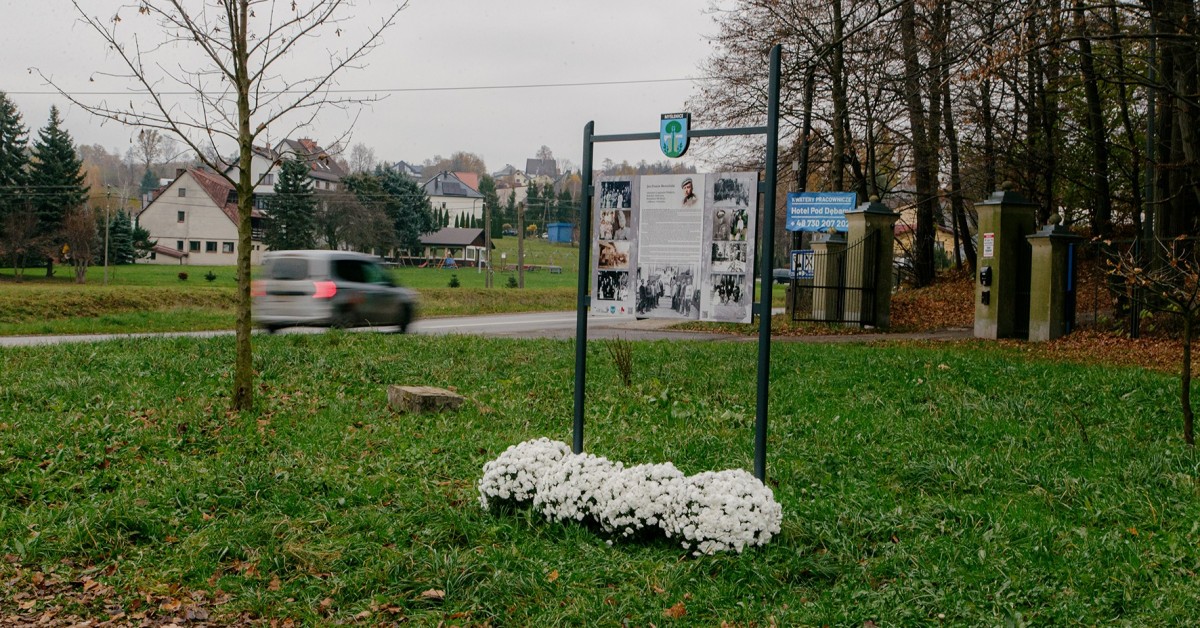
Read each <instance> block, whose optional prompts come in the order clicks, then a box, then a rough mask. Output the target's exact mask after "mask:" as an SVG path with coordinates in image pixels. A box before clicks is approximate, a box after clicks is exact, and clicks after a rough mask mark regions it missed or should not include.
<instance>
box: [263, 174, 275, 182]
mask: <svg viewBox="0 0 1200 628" xmlns="http://www.w3.org/2000/svg"><path fill="white" fill-rule="evenodd" d="M262 182H263V185H275V175H274V174H268V175H266V176H264V177H263V180H262Z"/></svg>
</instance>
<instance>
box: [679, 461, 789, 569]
mask: <svg viewBox="0 0 1200 628" xmlns="http://www.w3.org/2000/svg"><path fill="white" fill-rule="evenodd" d="M782 521H783V509H782V508H781V507H780V506H779V503H778V502H776V501H775V496H774V494H773V493H772V492H771V489H770V487H768V486H766V485H765V484H763V483H762V482H760V481H759V480H758V478H755V477H754V476H753V475H750V474H749V473H747V472H746V471H743V470H741V469H733V470H728V471H719V472H712V471H709V472H705V473H700V474H697V475H694V476H691V477H689V478H687V480H686V481H685V483H684V485H683V487H682V489H681V490H680V491H679V492H678V493H677V494H676V496H675V503H674V506H673V508H672V509H671V514H670V517H669V518H668V520H667V521H666V522H665V523H664V525H663V529H664V531H665V532H666V533H667V536H670V537H681V539H680V541H681V543H682V544H683V545H684V547H686V548H688V549H691V550H693V553H695V554H696V555H702V554H713V553H716V552H720V551H727V550H733V551H736V552H739V553H740V552H741V551H742V550H743V549H745V548H746V547H750V546H755V545H763V544H765V543H767V542H768V541H770V540H771V537H772V536H774V535H776V534H778V533H779V529H780V525H781V523H782Z"/></svg>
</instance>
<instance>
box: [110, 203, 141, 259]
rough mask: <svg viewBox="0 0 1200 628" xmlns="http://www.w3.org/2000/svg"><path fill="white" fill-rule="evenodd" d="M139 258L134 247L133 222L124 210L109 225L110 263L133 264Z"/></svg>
mask: <svg viewBox="0 0 1200 628" xmlns="http://www.w3.org/2000/svg"><path fill="white" fill-rule="evenodd" d="M136 256H137V251H136V250H135V249H134V246H133V221H132V220H130V219H129V214H127V213H125V210H124V209H120V210H117V215H115V216H113V217H112V221H111V222H110V223H109V224H108V263H109V264H132V263H133V260H134V258H135V257H136Z"/></svg>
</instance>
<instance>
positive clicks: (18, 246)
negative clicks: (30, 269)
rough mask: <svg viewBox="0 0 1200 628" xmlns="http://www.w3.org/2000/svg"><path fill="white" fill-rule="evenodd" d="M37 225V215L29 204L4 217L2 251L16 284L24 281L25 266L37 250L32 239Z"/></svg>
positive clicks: (22, 205)
mask: <svg viewBox="0 0 1200 628" xmlns="http://www.w3.org/2000/svg"><path fill="white" fill-rule="evenodd" d="M37 224H38V221H37V214H35V213H34V211H33V207H32V206H31V205H30V204H29V203H23V204H21V205H20V206H18V207H16V208H14V209H13V210H12V211H10V212H9V213H8V215H7V216H5V217H4V229H3V230H0V232H2V233H3V234H4V251H5V252H6V253H7V254H8V260H9V263H11V264H12V267H13V277H14V278H15V279H16V280H17V281H18V282H20V281H24V280H25V266H26V265H27V264H28V263H29V259H30V257H31V256H33V255H34V254H36V252H37V250H38V243H37V242H36V241H35V239H34V234H35V233H37Z"/></svg>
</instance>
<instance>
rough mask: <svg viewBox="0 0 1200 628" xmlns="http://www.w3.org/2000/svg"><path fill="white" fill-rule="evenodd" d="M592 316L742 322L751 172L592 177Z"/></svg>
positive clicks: (753, 194)
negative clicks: (593, 204)
mask: <svg viewBox="0 0 1200 628" xmlns="http://www.w3.org/2000/svg"><path fill="white" fill-rule="evenodd" d="M595 190H596V192H595V195H596V196H595V207H596V211H595V212H593V216H594V218H593V233H595V234H596V235H595V238H594V240H593V242H592V246H593V249H592V251H593V254H594V255H593V257H592V259H593V260H595V261H594V262H593V268H592V272H593V278H594V279H593V285H592V302H591V309H592V312H594V313H600V314H614V315H630V314H632V315H635V316H638V317H643V318H677V319H689V320H705V321H722V322H745V323H748V322H750V320H751V310H752V308H751V304H752V302H753V299H754V272H753V271H754V260H755V256H754V253H755V247H754V233H755V217H756V215H757V213H758V173H756V172H738V173H720V174H691V175H647V176H625V177H600V178H599V179H598V180H597V184H596V185H595Z"/></svg>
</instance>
